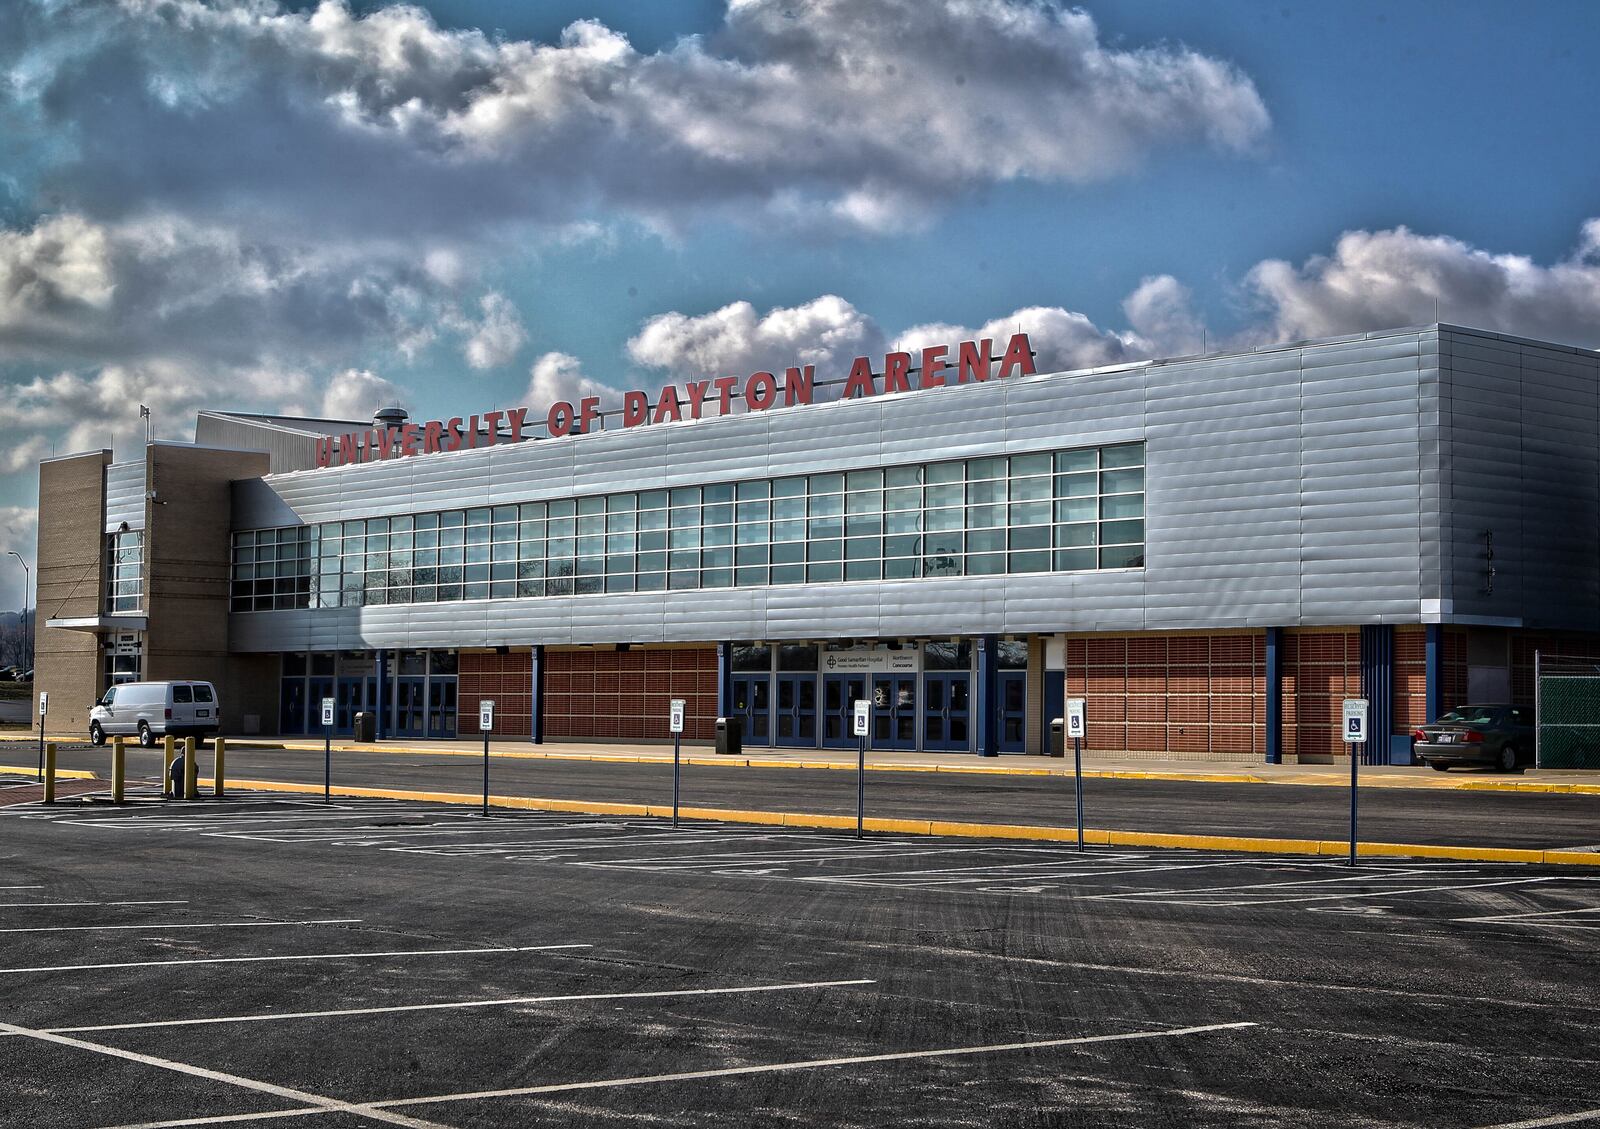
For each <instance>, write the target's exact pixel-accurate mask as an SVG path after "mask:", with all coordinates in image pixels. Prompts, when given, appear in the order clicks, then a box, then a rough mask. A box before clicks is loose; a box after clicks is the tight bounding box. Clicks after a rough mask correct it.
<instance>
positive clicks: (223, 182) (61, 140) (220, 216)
mask: <svg viewBox="0 0 1600 1129" xmlns="http://www.w3.org/2000/svg"><path fill="white" fill-rule="evenodd" d="M735 9H736V10H734V11H732V12H730V11H729V10H728V9H727V8H725V6H724V5H723V4H720V3H709V2H684V3H671V2H666V0H654V2H652V3H650V4H638V3H634V2H625V0H583V2H578V3H557V2H548V3H541V4H537V5H532V4H524V3H489V2H486V0H440V2H435V3H430V4H424V5H422V6H420V8H396V7H392V6H387V5H383V4H378V3H367V2H363V3H354V2H352V3H349V4H347V5H343V6H341V5H339V4H336V3H332V2H331V0H325V2H324V3H322V4H320V5H318V4H284V5H282V6H281V7H278V8H273V7H271V6H270V5H268V6H263V5H259V4H258V5H255V6H254V7H253V8H244V7H240V6H237V5H235V4H234V3H232V0H138V2H136V3H132V4H130V5H127V6H122V7H118V6H115V5H111V4H109V3H105V4H102V3H87V2H85V3H77V2H67V0H17V2H16V3H12V4H8V5H5V6H4V7H3V8H0V75H4V76H5V81H4V83H3V84H0V383H3V384H4V385H5V386H6V395H7V399H6V402H7V403H8V408H7V413H8V415H9V417H10V418H9V419H8V421H7V422H8V424H9V427H8V430H9V431H10V432H11V434H12V437H13V438H12V443H11V445H10V449H9V453H7V454H5V455H4V456H0V550H3V549H5V548H10V547H17V548H19V549H20V550H21V551H23V552H24V555H26V556H28V557H29V558H30V559H31V558H32V539H33V521H34V516H35V515H34V512H33V506H34V496H35V484H36V470H35V464H36V462H37V460H38V458H39V457H41V456H47V455H49V454H50V453H51V452H52V451H54V452H58V453H59V452H64V451H67V450H74V449H80V448H85V447H99V446H115V447H116V448H118V449H119V451H120V452H122V453H127V454H131V453H133V452H135V451H136V449H137V437H138V435H139V434H140V429H139V424H138V418H137V405H138V404H139V403H140V402H147V403H153V404H154V405H155V407H156V409H157V419H158V426H159V428H160V430H161V432H162V433H163V434H164V435H167V436H171V437H175V438H183V437H186V436H189V435H192V429H193V417H194V411H195V410H196V409H197V408H199V407H205V406H237V407H250V408H258V409H262V410H281V411H301V412H308V413H322V412H326V413H329V414H335V415H355V416H359V415H362V414H365V413H366V412H368V411H370V410H371V407H372V406H375V405H376V403H377V402H379V401H387V400H398V401H400V402H402V403H404V404H405V405H406V406H407V407H408V408H410V409H411V410H412V411H413V412H414V413H416V414H420V415H427V416H432V415H441V414H455V413H461V412H464V411H473V410H477V409H479V408H481V407H486V406H490V405H495V404H499V405H506V404H532V405H540V406H542V405H543V404H545V403H547V402H548V401H549V400H550V399H553V398H557V397H561V396H572V395H576V394H580V393H583V392H598V393H601V394H605V393H606V390H607V389H619V388H629V387H653V386H655V385H656V384H659V383H663V382H665V381H666V380H668V379H672V378H674V377H675V376H679V375H693V374H699V375H714V374H713V373H712V372H710V371H708V370H712V369H716V370H720V371H721V372H724V373H738V372H748V371H751V370H752V369H753V368H756V367H772V366H775V365H785V364H788V363H793V362H795V361H797V360H811V361H814V362H816V363H817V364H818V366H819V376H823V375H830V374H831V373H830V366H836V365H839V364H840V363H841V359H842V362H843V363H845V364H847V363H848V357H849V356H852V355H854V354H855V353H856V352H872V351H876V350H881V349H882V348H884V347H886V346H887V345H888V344H892V343H895V342H900V343H903V344H904V343H912V342H916V341H918V340H933V339H939V340H949V339H954V335H955V334H956V333H957V332H960V331H965V330H970V329H977V328H981V327H982V326H984V325H985V324H986V323H994V324H997V325H1010V324H1015V323H1017V322H1024V323H1026V324H1025V328H1028V329H1029V331H1030V332H1031V333H1032V334H1033V335H1034V338H1035V342H1036V344H1038V345H1039V346H1040V347H1041V350H1042V351H1043V352H1044V354H1045V357H1046V360H1047V362H1048V363H1049V364H1050V365H1051V366H1052V367H1071V366H1075V365H1084V364H1099V363H1107V362H1111V361H1117V360H1124V359H1132V358H1136V357H1139V356H1149V355H1163V354H1173V353H1183V352H1192V351H1195V350H1197V349H1199V348H1202V347H1204V348H1211V349H1217V348H1229V347H1235V346H1240V345H1248V344H1255V343H1260V342H1262V341H1265V340H1273V339H1283V338H1294V337H1304V336H1318V335H1323V334H1329V333H1339V332H1354V331H1359V330H1365V329H1372V328H1380V327H1382V326H1386V325H1398V324H1410V323H1415V322H1419V321H1424V320H1432V319H1433V317H1434V316H1435V311H1437V316H1439V317H1440V318H1442V319H1443V320H1447V321H1449V320H1454V321H1460V322H1465V323H1468V324H1475V325H1482V326H1485V327H1487V328H1495V329H1502V330H1506V331H1509V332H1518V333H1525V334H1528V335H1531V336H1545V337H1553V338H1556V339H1559V340H1564V341H1568V342H1571V343H1575V344H1582V345H1587V346H1591V347H1593V346H1596V345H1600V222H1596V217H1600V176H1597V173H1600V147H1596V146H1595V144H1594V140H1593V139H1594V135H1595V133H1596V126H1597V122H1596V114H1595V109H1594V107H1595V106H1597V105H1600V71H1597V70H1596V68H1594V67H1593V66H1592V65H1591V64H1590V63H1589V62H1588V60H1592V59H1593V58H1594V57H1595V54H1596V49H1597V47H1600V9H1596V8H1595V6H1594V5H1593V4H1586V3H1548V2H1547V3H1540V4H1537V5H1512V4H1509V3H1487V2H1453V3H1437V4H1435V3H1422V2H1415V0H1414V2H1408V3H1403V4H1376V3H1349V2H1342V3H1340V4H1336V5H1330V4H1326V3H1312V4H1304V3H1271V4H1267V3H1256V2H1252V3H1207V4H1203V5H1200V4H1193V3H1178V2H1171V3H1156V2H1143V3H1137V4H1126V3H1102V4H1095V5H1092V6H1090V7H1087V8H1084V9H1064V8H1061V7H1059V6H1055V5H1051V4H1047V3H1032V2H1028V0H985V2H984V3H979V4H969V5H965V6H958V5H954V4H947V3H946V2H945V0H849V2H846V0H814V2H811V3H806V2H804V0H744V2H742V3H740V4H738V5H735ZM692 36H698V37H700V38H699V39H698V40H690V39H687V38H686V37H692ZM741 303H744V304H745V305H741ZM839 371H840V372H841V373H842V369H840V370H839ZM17 594H18V588H17V586H16V582H15V580H14V578H12V577H10V576H9V575H7V574H6V573H5V571H4V570H0V606H9V605H11V604H14V603H16V602H17Z"/></svg>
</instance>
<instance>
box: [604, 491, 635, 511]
mask: <svg viewBox="0 0 1600 1129" xmlns="http://www.w3.org/2000/svg"><path fill="white" fill-rule="evenodd" d="M638 508H639V496H638V495H637V494H608V495H606V513H608V514H620V513H632V512H633V511H634V510H636V509H638Z"/></svg>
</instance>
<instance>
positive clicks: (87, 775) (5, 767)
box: [0, 764, 96, 780]
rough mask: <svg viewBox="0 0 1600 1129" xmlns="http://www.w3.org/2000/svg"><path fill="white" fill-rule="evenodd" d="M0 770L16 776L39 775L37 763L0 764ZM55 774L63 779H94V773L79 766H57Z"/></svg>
mask: <svg viewBox="0 0 1600 1129" xmlns="http://www.w3.org/2000/svg"><path fill="white" fill-rule="evenodd" d="M0 772H3V773H12V774H14V775H17V776H34V777H37V776H38V775H39V766H38V765H28V766H26V767H19V766H17V765H11V764H0ZM56 775H57V776H58V777H60V778H61V779H63V780H94V779H96V777H95V774H94V773H92V772H85V771H84V770H83V769H81V768H58V769H56Z"/></svg>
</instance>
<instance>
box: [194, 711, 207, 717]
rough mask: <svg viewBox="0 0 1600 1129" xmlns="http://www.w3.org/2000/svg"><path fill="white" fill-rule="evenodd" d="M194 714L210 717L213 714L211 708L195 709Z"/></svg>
mask: <svg viewBox="0 0 1600 1129" xmlns="http://www.w3.org/2000/svg"><path fill="white" fill-rule="evenodd" d="M194 716H195V717H210V716H211V711H210V710H195V711H194Z"/></svg>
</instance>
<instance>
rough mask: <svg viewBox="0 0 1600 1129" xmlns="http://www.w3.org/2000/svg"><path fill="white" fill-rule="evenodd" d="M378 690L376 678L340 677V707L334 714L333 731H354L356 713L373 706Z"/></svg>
mask: <svg viewBox="0 0 1600 1129" xmlns="http://www.w3.org/2000/svg"><path fill="white" fill-rule="evenodd" d="M377 691H378V680H377V679H376V678H341V679H339V693H338V695H337V697H338V709H337V711H336V712H335V714H334V719H333V731H334V732H335V733H354V732H355V728H356V714H357V713H358V712H360V711H361V710H365V709H370V708H371V707H372V705H373V703H374V702H375V700H376V699H377V696H378V694H377ZM319 708H320V707H319Z"/></svg>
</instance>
